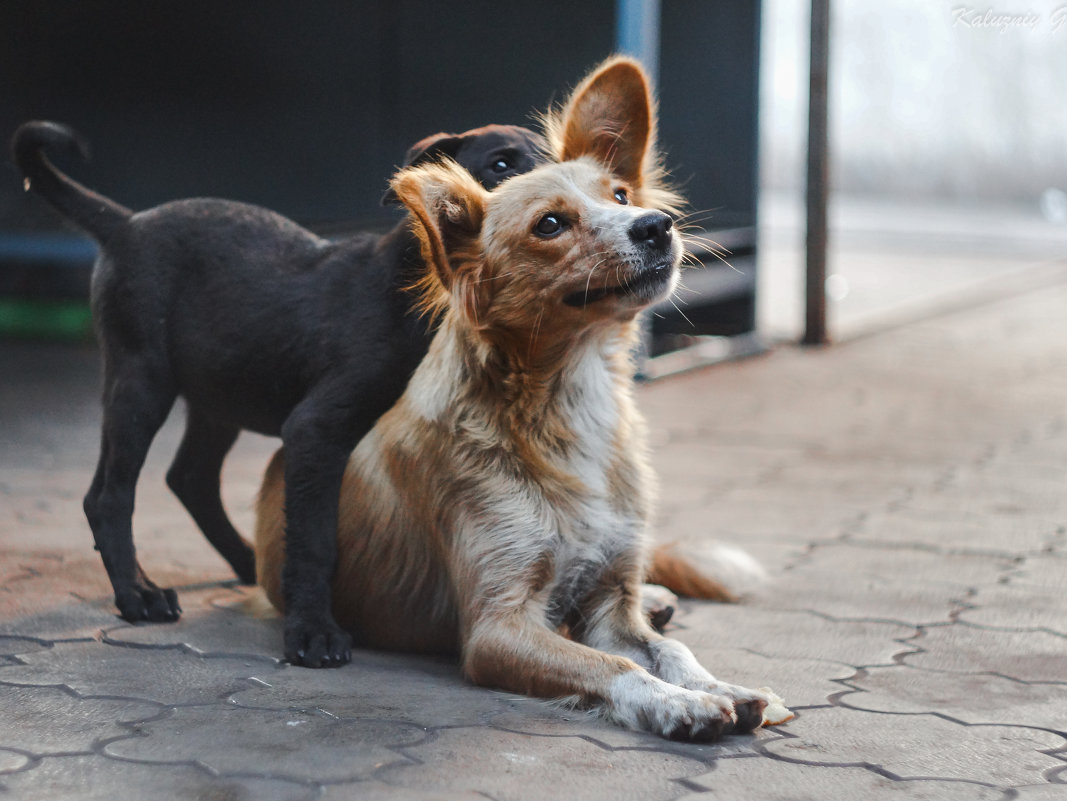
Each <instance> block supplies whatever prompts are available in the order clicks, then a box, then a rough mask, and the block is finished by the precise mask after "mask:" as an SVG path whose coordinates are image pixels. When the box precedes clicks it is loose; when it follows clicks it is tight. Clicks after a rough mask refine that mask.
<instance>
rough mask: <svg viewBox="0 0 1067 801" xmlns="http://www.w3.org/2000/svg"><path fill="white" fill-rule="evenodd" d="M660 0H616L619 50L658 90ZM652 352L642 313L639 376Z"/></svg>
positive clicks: (646, 317) (646, 320)
mask: <svg viewBox="0 0 1067 801" xmlns="http://www.w3.org/2000/svg"><path fill="white" fill-rule="evenodd" d="M659 12H660V0H615V49H616V50H617V51H618V52H619V53H625V54H626V55H628V56H633V57H634V58H636V59H637V60H638V61H640V62H641V63H642V64H643V65H644V67H645V72H647V73H648V77H649V79H651V81H652V87H653V89H655V87H656V82H657V80H658V79H659ZM651 352H652V319H651V317H650V316H649V313H648V312H645V313H644V314H643V315H641V342H640V345H639V348H638V350H637V352H636V354H635V355H636V357H637V358H636V361H637V378H638V379H641V378H645V377H646V376H645V369H644V368H645V360H646V359H648V357H649V355H650V354H651Z"/></svg>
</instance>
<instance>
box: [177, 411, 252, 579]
mask: <svg viewBox="0 0 1067 801" xmlns="http://www.w3.org/2000/svg"><path fill="white" fill-rule="evenodd" d="M238 434H240V429H238V428H233V427H230V426H227V425H225V424H223V423H218V422H215V421H214V420H211V419H210V418H208V417H207V416H205V415H204V414H202V413H200V412H198V411H197V410H196V409H193V408H192V407H189V409H188V413H187V415H186V420H185V435H184V436H183V437H182V444H181V446H180V447H179V448H178V453H177V455H176V456H175V457H174V463H173V464H172V465H171V466H170V470H168V471H167V486H169V487H170V488H171V490H172V491H173V492H174V494H175V495H177V496H178V500H180V501H181V502H182V504H183V505H184V506H185V508H186V510H188V512H189V514H190V515H192V516H193V520H195V521H196V524H197V525H198V526H200V530H201V531H203V532H204V536H206V537H207V539H208V542H210V543H211V544H212V545H214V546H215V550H216V551H218V552H219V553H220V554H222V558H223V559H225V560H226V561H227V562H229V563H230V566H231V567H232V568H233V571H234V572H235V573H236V574H237V577H238V578H239V579H240V580H241V583H242V584H255V583H256V562H255V556H254V555H253V553H252V548H251V546H250V545H249V544H248V543H247V542H245V541H244V540H243V539H242V538H241V535H240V534H238V533H237V529H235V528H234V527H233V524H232V523H231V522H230V518H229V517H227V516H226V510H225V509H224V508H223V506H222V496H221V495H220V490H219V481H220V477H221V473H222V463H223V461H224V460H225V458H226V454H227V453H229V451H230V448H232V447H233V443H234V442H236V441H237V435H238Z"/></svg>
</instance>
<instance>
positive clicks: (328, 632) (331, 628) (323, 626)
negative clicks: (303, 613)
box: [285, 618, 352, 668]
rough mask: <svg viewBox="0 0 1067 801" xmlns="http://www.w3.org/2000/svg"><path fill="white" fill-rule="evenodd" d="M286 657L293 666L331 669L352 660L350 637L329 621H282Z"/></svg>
mask: <svg viewBox="0 0 1067 801" xmlns="http://www.w3.org/2000/svg"><path fill="white" fill-rule="evenodd" d="M285 658H286V659H287V660H288V661H289V662H290V663H291V664H293V665H302V666H303V667H309V668H331V667H341V665H347V664H348V663H349V662H351V661H352V635H351V634H349V633H348V632H347V631H345V630H344V629H342V628H341V627H340V626H338V625H337V624H336V623H334V622H333V621H332V620H330V621H318V622H317V624H316V623H311V622H308V621H306V620H300V619H289V618H287V619H286V621H285Z"/></svg>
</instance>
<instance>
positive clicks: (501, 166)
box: [489, 158, 511, 173]
mask: <svg viewBox="0 0 1067 801" xmlns="http://www.w3.org/2000/svg"><path fill="white" fill-rule="evenodd" d="M489 169H491V170H492V171H493V172H495V173H501V172H507V171H508V170H510V169H511V162H510V161H508V160H507V159H505V158H499V159H497V160H496V161H494V162H493V163H492V164H491V165H490V166H489Z"/></svg>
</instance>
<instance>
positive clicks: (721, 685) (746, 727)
mask: <svg viewBox="0 0 1067 801" xmlns="http://www.w3.org/2000/svg"><path fill="white" fill-rule="evenodd" d="M692 689H694V690H697V691H700V692H706V693H709V694H711V695H717V696H719V697H722V698H728V699H730V702H731V703H732V704H733V706H734V713H735V715H736V721H735V723H734V724H733V726H732V727H729V728H728V731H727V733H735V734H749V733H751V732H753V731H755V730H756V729H758V728H759V727H760V725H761V724H762V723H763V710H764V709H766V708H767V705H768V704H769V703H770V696H768V695H767V694H766V693H763V692H760V691H759V690H750V689H748V688H747V687H741V686H739V685H737V684H727V683H725V682H721V681H713V682H708V683H706V684H698V685H695V686H692Z"/></svg>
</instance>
